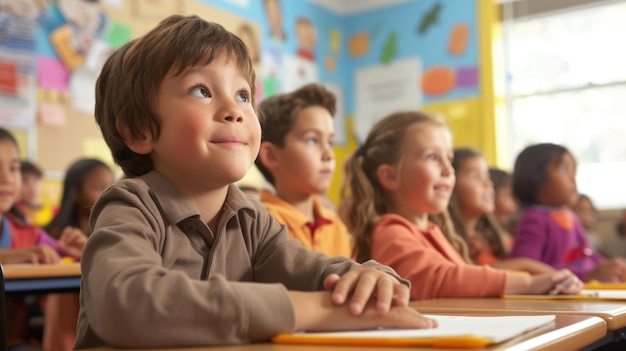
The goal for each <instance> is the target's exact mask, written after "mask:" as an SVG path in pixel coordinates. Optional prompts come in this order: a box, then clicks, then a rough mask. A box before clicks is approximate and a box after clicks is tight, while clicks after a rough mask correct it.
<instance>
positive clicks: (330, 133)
mask: <svg viewBox="0 0 626 351" xmlns="http://www.w3.org/2000/svg"><path fill="white" fill-rule="evenodd" d="M333 141H334V125H333V117H332V116H331V115H330V113H329V112H328V110H326V109H325V108H323V107H321V106H309V107H307V108H304V109H302V110H301V111H300V112H299V113H298V115H297V116H296V118H295V120H294V124H293V127H292V128H291V130H290V131H289V133H287V135H286V136H285V146H284V147H282V148H275V151H276V158H277V162H276V169H274V170H272V171H273V175H274V179H275V185H276V187H277V189H278V190H279V191H280V190H281V189H282V191H285V190H286V191H289V192H290V193H299V194H301V195H311V194H320V193H323V192H325V191H326V190H327V189H328V187H330V182H331V180H332V177H333V173H334V171H335V153H334V151H333V148H332V146H333Z"/></svg>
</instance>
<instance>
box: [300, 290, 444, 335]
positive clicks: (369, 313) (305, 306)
mask: <svg viewBox="0 0 626 351" xmlns="http://www.w3.org/2000/svg"><path fill="white" fill-rule="evenodd" d="M289 297H290V298H291V302H292V304H293V307H294V311H295V316H296V328H295V330H296V331H301V330H306V331H338V330H359V329H376V328H378V327H383V328H400V329H415V328H423V329H425V328H434V327H436V326H437V322H436V321H435V320H432V319H428V318H425V317H424V316H422V315H421V314H420V313H419V312H417V310H416V309H414V308H411V307H408V306H402V307H401V306H393V307H391V309H390V310H389V311H387V312H385V313H380V312H379V311H378V308H377V306H376V301H375V300H373V299H371V300H369V302H368V303H367V304H365V307H364V308H363V310H362V311H361V313H360V314H359V315H355V314H354V313H352V311H350V309H349V307H348V306H345V305H344V306H338V305H337V304H336V303H334V301H332V300H331V293H330V292H326V291H321V292H320V291H316V292H300V291H289Z"/></svg>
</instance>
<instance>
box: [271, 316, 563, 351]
mask: <svg viewBox="0 0 626 351" xmlns="http://www.w3.org/2000/svg"><path fill="white" fill-rule="evenodd" d="M426 317H428V318H432V319H435V320H437V322H438V324H439V326H438V327H437V328H432V329H384V328H383V329H375V330H357V331H340V332H322V333H314V332H298V333H292V334H279V335H276V336H274V338H272V342H274V343H279V344H300V345H327V346H329V345H333V346H378V347H411V346H412V347H417V346H421V347H433V348H452V349H481V348H484V347H486V346H488V345H491V344H497V343H501V342H504V341H506V340H509V339H511V338H513V337H516V336H518V335H520V334H523V333H525V332H527V331H529V330H533V329H536V328H539V327H542V326H545V325H547V324H550V323H554V319H555V316H553V315H548V316H453V315H447V316H446V315H429V316H426Z"/></svg>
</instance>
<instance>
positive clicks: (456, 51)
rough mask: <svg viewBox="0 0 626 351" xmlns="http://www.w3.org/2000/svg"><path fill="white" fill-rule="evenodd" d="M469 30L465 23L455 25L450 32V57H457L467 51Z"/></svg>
mask: <svg viewBox="0 0 626 351" xmlns="http://www.w3.org/2000/svg"><path fill="white" fill-rule="evenodd" d="M469 31H470V28H469V26H468V25H467V24H466V23H457V24H456V25H454V27H452V29H451V30H450V36H449V37H448V53H450V55H454V56H459V55H462V54H464V53H465V50H467V42H468V41H469V34H470V33H469Z"/></svg>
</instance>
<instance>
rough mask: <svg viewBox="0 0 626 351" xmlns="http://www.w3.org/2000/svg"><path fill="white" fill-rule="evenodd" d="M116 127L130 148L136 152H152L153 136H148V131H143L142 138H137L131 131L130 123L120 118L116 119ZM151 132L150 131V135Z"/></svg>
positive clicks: (142, 153) (145, 153)
mask: <svg viewBox="0 0 626 351" xmlns="http://www.w3.org/2000/svg"><path fill="white" fill-rule="evenodd" d="M115 129H117V132H118V133H120V135H121V136H122V138H123V139H124V142H125V143H126V146H128V148H129V149H131V150H132V151H133V152H134V153H137V154H140V155H147V154H149V153H150V152H152V138H151V137H146V133H143V135H142V136H141V138H140V139H137V138H135V137H134V136H133V134H132V133H131V132H130V128H128V124H126V122H124V121H122V120H120V119H119V118H118V119H116V120H115ZM149 134H150V133H148V135H149Z"/></svg>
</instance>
